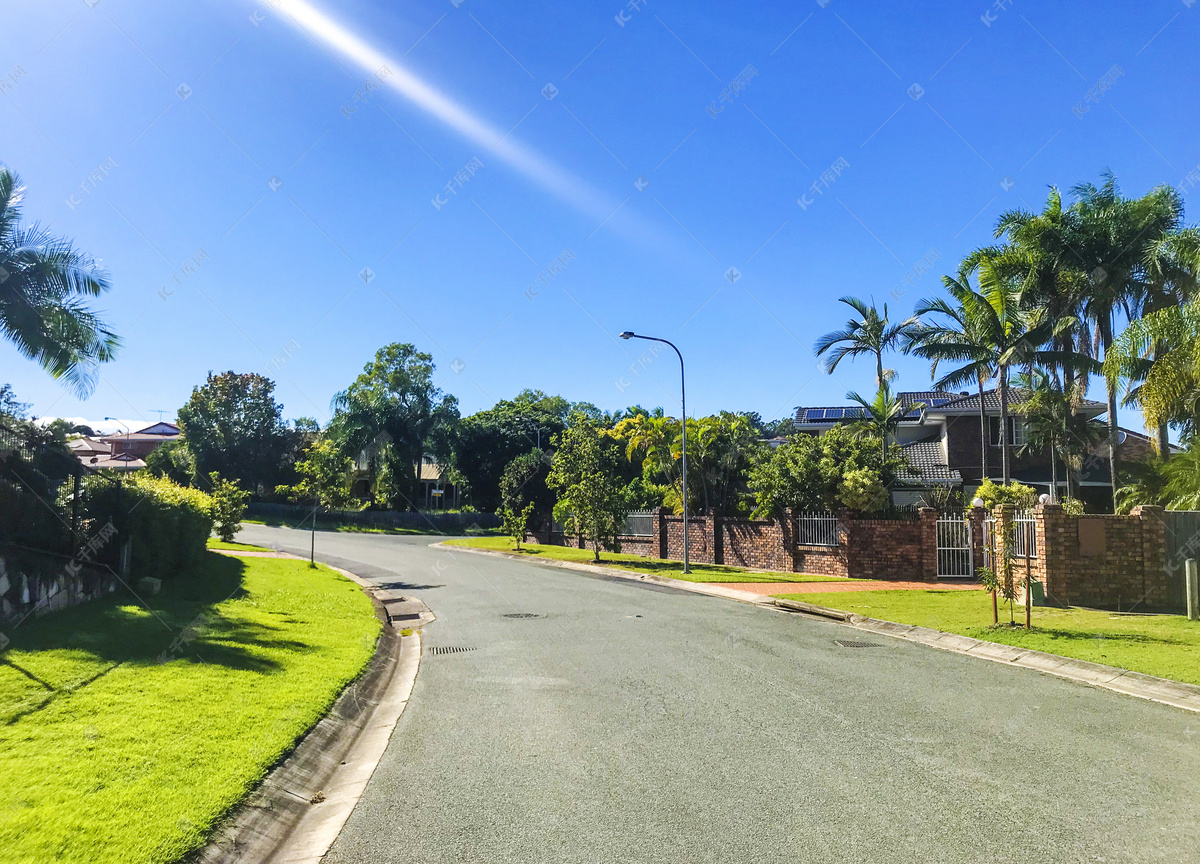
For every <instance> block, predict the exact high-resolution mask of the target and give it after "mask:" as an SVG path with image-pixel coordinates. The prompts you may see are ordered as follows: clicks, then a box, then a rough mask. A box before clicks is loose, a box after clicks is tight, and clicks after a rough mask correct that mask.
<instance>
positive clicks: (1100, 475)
mask: <svg viewBox="0 0 1200 864" xmlns="http://www.w3.org/2000/svg"><path fill="white" fill-rule="evenodd" d="M896 398H898V399H899V400H900V401H901V403H902V404H904V405H905V406H906V407H910V406H913V407H912V410H910V411H909V412H908V413H907V414H905V416H904V419H903V420H902V421H901V422H900V426H899V428H898V429H897V430H896V433H895V441H896V443H897V444H899V445H900V446H901V447H902V448H903V449H904V454H905V456H906V457H908V461H909V464H910V465H911V466H912V469H913V470H912V471H910V472H905V473H904V474H902V475H901V476H900V477H899V478H898V485H897V487H896V488H895V489H894V490H893V493H892V498H893V501H894V502H895V503H897V504H913V503H916V502H917V501H918V500H920V498H921V496H922V495H923V494H924V493H925V491H926V490H928V489H930V488H931V487H934V486H951V487H953V488H957V489H962V490H963V493H964V497H965V498H966V499H967V500H970V498H971V497H972V495H973V493H974V491H975V489H976V488H978V486H979V484H980V483H981V482H982V480H983V476H982V475H983V472H982V459H981V448H982V435H981V434H980V411H979V394H978V393H974V394H972V393H946V392H941V391H937V390H932V391H905V392H901V393H897V394H896ZM1020 398H1021V394H1020V393H1019V392H1018V391H1016V390H1015V389H1013V390H1010V394H1009V406H1010V407H1009V418H1008V423H1009V434H1008V439H1009V442H1010V444H1011V450H1010V470H1011V474H1012V479H1013V480H1017V481H1020V482H1021V483H1024V484H1026V485H1028V486H1032V487H1034V488H1035V489H1036V490H1038V492H1049V491H1050V485H1051V470H1050V455H1049V452H1047V451H1042V452H1040V453H1026V454H1023V455H1018V453H1017V451H1018V450H1019V449H1020V448H1021V445H1023V444H1024V443H1025V427H1024V424H1023V422H1022V419H1021V417H1020V416H1019V415H1015V414H1013V413H1012V408H1011V406H1012V404H1013V403H1015V402H1017V401H1019V400H1020ZM918 404H920V405H924V406H925V407H924V408H916V407H915V406H916V405H918ZM983 409H984V414H985V416H986V421H987V428H988V445H987V446H988V453H987V462H988V477H989V478H991V479H992V480H993V481H995V482H1000V480H1001V476H1002V475H1001V470H1000V394H999V392H998V391H996V390H986V391H984V394H983ZM1079 411H1080V413H1081V414H1082V415H1083V416H1085V417H1087V418H1088V419H1089V420H1093V421H1095V420H1097V418H1099V417H1100V416H1101V415H1103V414H1104V413H1105V405H1104V403H1102V402H1094V401H1090V400H1085V401H1084V402H1083V404H1082V405H1081V406H1080V409H1079ZM862 415H863V410H862V408H859V407H855V406H842V407H814V408H806V407H801V408H797V409H796V416H795V419H794V420H793V425H794V427H795V429H796V431H797V432H800V433H804V434H808V435H820V434H822V433H823V432H825V431H827V430H829V429H831V428H833V427H834V426H835V425H837V424H839V423H852V422H855V421H856V420H859V419H861V417H862ZM1121 443H1122V444H1123V445H1125V447H1124V449H1123V451H1122V452H1123V455H1124V456H1125V458H1128V459H1137V458H1144V457H1145V455H1146V454H1147V453H1148V452H1149V449H1150V442H1149V439H1148V438H1147V437H1146V436H1145V435H1141V434H1139V433H1136V432H1130V431H1128V430H1124V429H1123V430H1121ZM1094 455H1095V456H1096V457H1097V458H1092V459H1088V460H1087V461H1086V463H1085V465H1084V470H1083V471H1081V472H1079V475H1078V476H1076V477H1074V478H1073V485H1074V487H1075V489H1076V494H1077V495H1078V497H1080V498H1081V499H1082V500H1084V501H1085V502H1086V503H1087V505H1088V509H1089V510H1098V511H1103V510H1109V509H1111V507H1112V479H1111V477H1110V474H1109V468H1108V458H1107V457H1108V449H1107V446H1106V445H1103V446H1101V447H1100V448H1098V449H1097V450H1096V452H1095V454H1094ZM1058 485H1059V496H1060V497H1063V496H1065V495H1066V491H1067V482H1066V469H1065V468H1064V466H1063V465H1062V464H1061V463H1060V464H1059V466H1058Z"/></svg>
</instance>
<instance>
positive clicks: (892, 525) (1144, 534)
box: [529, 504, 1179, 611]
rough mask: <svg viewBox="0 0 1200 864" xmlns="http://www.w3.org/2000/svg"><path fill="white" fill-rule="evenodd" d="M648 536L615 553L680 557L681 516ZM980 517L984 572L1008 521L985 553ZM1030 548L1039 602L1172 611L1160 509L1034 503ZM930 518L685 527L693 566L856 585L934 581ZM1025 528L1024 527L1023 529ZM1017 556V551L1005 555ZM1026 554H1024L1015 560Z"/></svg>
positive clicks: (929, 513) (974, 529)
mask: <svg viewBox="0 0 1200 864" xmlns="http://www.w3.org/2000/svg"><path fill="white" fill-rule="evenodd" d="M653 516H654V518H653V526H654V527H653V529H652V532H651V533H650V534H648V535H637V536H626V537H621V538H620V539H621V551H623V552H632V553H634V554H636V555H645V556H647V557H650V558H665V559H671V560H676V561H678V560H681V559H682V558H683V519H682V517H680V516H677V515H675V514H674V513H673V512H671V511H669V510H667V509H665V508H661V509H659V510H658V511H656V512H655V513H654V514H653ZM986 516H987V514H986V511H984V510H983V508H972V509H971V510H968V511H967V513H966V514H965V518H966V519H967V521H968V522H969V524H970V526H971V527H970V531H969V532H968V533H967V535H966V536H967V537H969V538H970V540H969V542H970V546H971V553H972V560H973V561H974V562H975V567H976V569H978V568H979V567H982V566H984V564H985V563H986V561H987V558H988V555H987V554H985V553H987V552H990V553H992V554H1003V541H1004V536H1005V531H1004V530H1003V526H1004V523H1005V522H1006V521H1008V520H1012V519H1015V518H1016V513H1015V511H1014V510H1013V509H1012V508H1011V507H997V508H996V509H995V511H994V512H993V513H992V514H991V518H992V519H993V520H994V522H993V525H994V526H995V530H993V531H992V532H991V535H990V536H991V541H990V546H991V548H990V549H986V548H985V544H988V543H989V541H988V539H987V537H988V536H989V534H988V532H987V531H985V517H986ZM1024 518H1025V520H1026V522H1027V523H1028V521H1029V520H1030V519H1031V520H1032V529H1031V530H1032V535H1033V539H1034V542H1033V544H1032V548H1029V549H1028V550H1025V549H1022V550H1020V552H1021V554H1018V555H1017V556H1016V558H1015V561H1014V572H1015V576H1016V578H1017V579H1019V580H1020V579H1023V578H1024V577H1025V575H1026V574H1027V573H1028V575H1029V576H1031V577H1032V578H1033V579H1034V580H1036V581H1037V582H1039V583H1041V584H1042V585H1043V586H1044V589H1045V594H1046V600H1047V602H1049V603H1052V604H1054V605H1059V606H1068V605H1077V606H1096V607H1101V608H1111V609H1123V610H1126V611H1128V610H1131V609H1142V610H1169V611H1179V610H1178V609H1177V608H1175V607H1176V606H1177V605H1178V602H1177V600H1176V599H1175V598H1174V597H1173V595H1172V593H1171V589H1170V585H1169V575H1168V567H1167V540H1166V527H1165V525H1164V521H1163V516H1162V509H1161V508H1159V507H1138V508H1135V509H1134V511H1133V512H1132V513H1131V514H1130V515H1128V516H1109V515H1090V514H1089V515H1085V516H1070V515H1068V514H1066V513H1064V512H1063V509H1062V507H1060V506H1058V505H1057V504H1041V505H1038V507H1037V508H1035V509H1034V511H1033V512H1032V514H1030V515H1027V516H1025V517H1024ZM937 523H938V514H937V512H936V511H934V510H932V509H928V508H925V509H921V510H919V511H918V513H917V514H916V518H910V519H859V518H854V517H853V516H852V515H851V514H849V513H844V512H843V513H840V514H839V515H838V518H837V545H836V546H834V545H828V546H815V545H802V544H800V543H798V542H797V537H798V534H797V514H795V513H788V514H786V516H785V517H784V518H783V519H780V520H755V519H727V518H723V517H719V516H717V517H714V516H705V517H693V518H691V519H689V520H688V546H689V550H688V551H689V556H690V558H691V560H692V561H693V562H695V563H697V564H731V565H735V566H738V567H748V568H751V569H754V570H774V571H778V572H783V573H811V574H815V575H820V576H850V577H855V578H860V579H883V580H892V581H923V582H936V581H937V578H938V531H937ZM1027 530H1029V529H1027ZM529 540H530V542H540V543H550V544H555V545H567V546H578V547H580V548H583V546H584V545H585V544H584V543H583V541H582V540H581V539H579V538H576V537H573V536H571V535H568V534H562V533H553V534H551V533H547V532H537V533H535V534H532V535H530V536H529ZM1014 551H1017V550H1014ZM1025 551H1028V552H1029V554H1024V553H1025Z"/></svg>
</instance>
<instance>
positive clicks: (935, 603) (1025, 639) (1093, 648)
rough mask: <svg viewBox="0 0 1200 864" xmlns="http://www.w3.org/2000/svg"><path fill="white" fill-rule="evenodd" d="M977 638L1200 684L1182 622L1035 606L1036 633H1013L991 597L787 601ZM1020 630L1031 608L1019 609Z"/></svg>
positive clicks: (873, 595) (888, 594)
mask: <svg viewBox="0 0 1200 864" xmlns="http://www.w3.org/2000/svg"><path fill="white" fill-rule="evenodd" d="M776 596H779V597H784V598H786V599H788V600H801V601H803V602H805V603H814V604H816V605H818V606H827V607H831V608H834V609H842V610H845V611H847V612H854V613H856V614H858V615H866V616H868V617H870V618H880V619H882V620H884V621H895V622H896V623H898V624H915V625H917V626H920V627H929V628H932V629H934V630H943V631H945V632H947V633H957V634H959V635H961V636H970V637H972V638H974V639H985V640H987V641H989V642H1000V643H1002V644H1004V645H1013V646H1015V647H1018V648H1027V649H1030V650H1035V651H1045V652H1046V653H1048V654H1058V655H1060V656H1062V657H1072V658H1075V659H1076V660H1087V661H1090V662H1092V663H1104V664H1106V665H1108V666H1117V667H1119V668H1121V669H1128V670H1130V671H1133V672H1141V673H1143V674H1145V675H1155V676H1158V677H1160V678H1171V679H1174V680H1175V681H1183V682H1185V683H1188V684H1200V622H1196V621H1188V620H1187V618H1185V617H1184V616H1182V615H1129V614H1126V615H1121V614H1118V613H1116V612H1106V611H1104V610H1100V609H1081V608H1070V609H1054V608H1049V607H1035V608H1034V610H1033V629H1032V630H1029V631H1026V630H1025V628H1024V627H1023V626H1022V627H1015V628H1014V627H1010V626H1009V625H1008V624H1007V621H1008V618H1009V612H1008V604H1007V603H1003V602H1002V603H1001V605H1000V620H1001V621H1002V622H1005V623H1002V624H1001V625H1000V626H999V627H993V626H992V598H991V595H990V594H988V593H986V592H984V591H936V590H934V591H848V592H845V593H836V594H779V595H776ZM1014 615H1015V617H1016V620H1017V622H1018V623H1023V622H1024V620H1025V617H1024V616H1025V610H1024V608H1023V607H1017V608H1015V609H1014Z"/></svg>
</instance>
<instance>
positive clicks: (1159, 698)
mask: <svg viewBox="0 0 1200 864" xmlns="http://www.w3.org/2000/svg"><path fill="white" fill-rule="evenodd" d="M430 545H431V546H434V547H440V548H443V549H447V550H453V551H456V552H470V553H472V554H477V555H499V556H501V557H504V558H511V559H515V560H520V561H525V562H527V563H533V564H540V565H542V566H544V567H559V568H562V569H566V570H578V571H581V572H584V573H593V574H597V575H603V576H609V577H612V578H615V579H627V580H630V581H633V582H652V583H654V584H656V585H663V586H666V587H670V588H677V589H679V590H681V591H690V592H691V593H693V594H708V595H710V596H713V597H723V598H725V599H727V600H739V601H741V602H743V603H753V604H754V605H756V606H763V607H769V608H776V609H781V610H784V611H787V612H798V613H801V614H804V615H813V616H819V617H821V618H824V619H827V620H832V621H835V622H836V623H839V624H843V625H845V626H847V627H853V628H854V629H856V630H864V631H867V632H870V633H875V634H876V635H879V636H891V637H893V638H895V639H904V640H906V641H908V642H915V643H917V644H918V645H925V646H928V647H930V648H940V649H941V650H943V651H953V652H955V653H957V654H966V655H967V656H970V657H978V658H979V659H981V660H991V661H992V662H994V663H1004V664H1007V665H1009V666H1020V667H1022V668H1024V669H1032V670H1035V671H1037V672H1045V673H1047V674H1049V675H1056V676H1057V677H1059V678H1066V679H1067V680H1068V681H1077V682H1079V683H1081V684H1090V685H1092V686H1094V687H1103V688H1104V689H1106V690H1112V691H1113V692H1115V693H1124V694H1125V695H1126V696H1136V697H1137V698H1139V699H1147V700H1149V701H1151V702H1159V703H1161V704H1163V705H1170V706H1172V707H1173V708H1182V709H1183V710H1185V711H1195V712H1198V713H1200V687H1198V686H1196V685H1194V684H1184V683H1183V682H1181V681H1172V680H1171V679H1169V678H1157V677H1155V676H1153V675H1143V674H1142V673H1140V672H1131V671H1129V670H1127V669H1121V668H1119V667H1116V666H1106V665H1104V664H1103V663H1090V662H1088V661H1086V660H1075V659H1072V658H1070V657H1062V656H1059V655H1058V654H1047V653H1046V652H1045V651H1031V650H1028V649H1025V648H1016V647H1014V646H1012V645H1002V644H1001V643H999V642H986V641H984V640H982V639H972V638H971V637H969V636H959V635H958V634H957V633H946V632H944V631H942V630H931V629H929V628H928V627H916V626H913V625H911V624H897V623H895V622H894V621H881V620H880V619H878V618H868V617H867V616H865V615H857V614H855V613H853V612H847V611H845V610H843V609H832V608H830V607H828V606H818V605H817V604H815V603H804V602H800V601H797V600H781V599H776V598H775V597H770V596H766V597H764V596H763V595H761V594H752V593H750V592H749V591H735V590H732V589H729V588H719V587H717V586H713V585H705V583H703V582H686V581H684V580H682V579H671V578H669V577H666V576H656V575H654V574H652V573H636V572H633V571H629V570H620V569H617V568H615V567H601V566H598V565H595V564H584V563H581V562H577V561H554V560H540V561H539V560H537V559H534V558H531V557H529V556H526V555H520V554H518V553H514V552H499V551H492V550H490V549H472V548H471V547H469V546H451V545H448V544H446V543H445V542H442V543H431V544H430ZM803 584H804V583H802V582H797V583H796V593H803V590H804V589H803V587H802V586H803Z"/></svg>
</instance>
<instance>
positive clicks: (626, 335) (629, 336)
mask: <svg viewBox="0 0 1200 864" xmlns="http://www.w3.org/2000/svg"><path fill="white" fill-rule="evenodd" d="M634 335H635V334H634V332H633V331H632V330H626V331H625V332H624V333H622V334H621V338H622V339H632V338H633V337H634Z"/></svg>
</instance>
